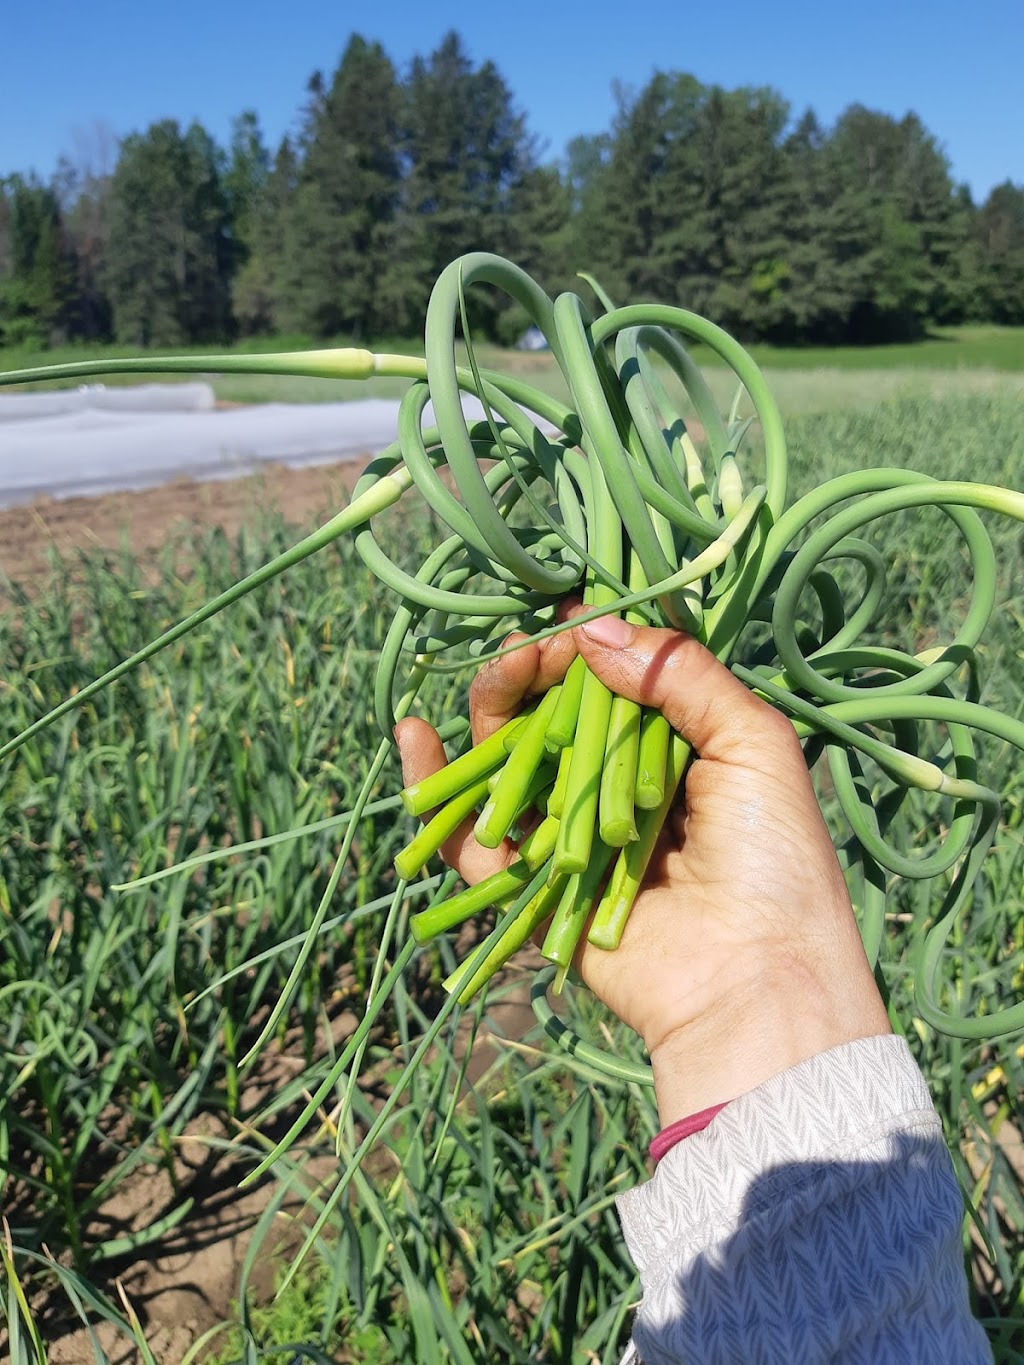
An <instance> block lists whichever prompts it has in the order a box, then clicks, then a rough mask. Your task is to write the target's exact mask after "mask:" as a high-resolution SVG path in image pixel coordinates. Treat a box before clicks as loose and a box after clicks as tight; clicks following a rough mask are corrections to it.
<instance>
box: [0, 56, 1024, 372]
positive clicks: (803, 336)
mask: <svg viewBox="0 0 1024 1365" xmlns="http://www.w3.org/2000/svg"><path fill="white" fill-rule="evenodd" d="M617 105H618V107H617V112H616V114H615V117H614V119H613V121H612V125H611V127H610V128H609V129H608V130H607V131H606V132H604V133H601V134H599V135H596V136H580V137H577V138H574V139H573V140H572V142H570V144H569V146H568V147H567V149H566V151H565V155H564V157H563V158H562V160H561V161H560V162H559V163H558V164H545V162H544V161H543V159H542V157H541V155H540V154H539V151H538V146H537V142H536V139H535V138H534V137H533V136H532V135H531V133H530V131H529V128H528V125H527V121H526V118H525V116H524V114H523V113H522V112H521V111H520V110H519V109H518V108H517V106H516V104H515V101H514V99H513V96H512V93H511V91H510V90H509V87H508V85H507V84H506V82H505V80H504V78H503V77H502V75H501V73H500V71H499V70H498V68H497V66H496V65H495V64H494V63H493V62H490V61H487V62H483V63H481V64H479V65H474V63H473V62H472V61H471V60H470V59H469V57H468V56H467V54H466V51H465V48H464V46H463V44H462V41H461V40H460V38H459V36H458V35H457V34H455V33H450V34H448V35H447V36H446V37H445V38H444V39H443V41H442V42H441V44H440V46H439V47H438V48H437V50H436V51H434V52H433V53H431V54H430V55H429V56H428V57H417V58H415V59H414V60H413V61H412V63H411V64H410V66H409V68H408V70H407V71H406V72H405V73H404V74H401V73H399V72H398V71H397V70H396V68H395V66H394V64H393V63H392V62H391V60H390V58H389V57H388V55H387V53H386V52H385V51H384V49H383V48H382V47H381V46H380V45H379V44H378V43H372V42H367V41H366V40H364V39H363V38H361V37H358V36H353V37H352V38H351V39H350V41H349V43H348V45H347V47H346V49H345V51H344V53H343V55H342V57H341V60H340V62H339V64H338V67H337V69H336V70H335V72H334V74H333V76H332V77H331V78H330V80H327V79H325V78H324V77H323V76H322V75H320V74H316V75H314V76H313V77H312V79H311V80H310V82H309V86H308V90H307V100H306V104H305V106H304V108H303V110H302V111H301V118H300V126H299V131H298V133H297V135H296V136H294V137H286V138H284V139H283V140H282V142H281V143H280V145H279V146H278V147H277V149H276V150H275V151H273V152H271V150H270V149H268V147H267V145H266V142H265V140H264V137H263V133H262V131H261V127H260V123H259V119H258V116H257V114H255V113H254V112H251V111H250V112H246V113H243V114H241V115H240V116H239V117H238V118H237V119H236V120H235V123H234V125H233V129H232V136H231V141H230V146H228V147H227V148H224V147H221V146H219V145H218V144H217V142H216V141H215V139H214V138H212V137H211V136H210V134H209V133H208V132H207V131H206V130H205V129H204V128H203V127H202V126H201V125H200V124H198V123H193V124H192V125H191V126H190V127H188V128H186V129H184V130H183V129H182V128H181V127H180V126H179V125H178V124H177V123H176V122H174V121H172V120H163V121H161V122H159V123H155V124H153V125H152V126H151V127H150V128H148V129H147V130H146V131H145V132H142V133H133V134H131V135H130V136H128V137H126V138H125V139H124V140H123V141H122V142H121V144H120V146H119V148H118V153H117V158H116V164H115V165H114V167H113V169H112V170H110V171H109V172H106V173H102V174H100V173H96V172H94V171H82V170H80V169H77V168H76V167H74V166H73V165H71V164H70V163H69V162H67V161H62V163H61V165H60V167H59V169H58V172H57V174H56V175H55V176H54V177H53V179H52V180H51V181H50V182H48V183H45V182H43V181H41V180H39V179H38V178H37V177H35V176H33V175H19V174H12V175H10V176H7V177H6V178H4V179H2V180H0V345H5V346H24V345H30V346H31V345H36V346H40V347H42V346H46V345H50V344H53V343H56V342H63V341H69V340H77V339H81V340H115V341H117V342H118V343H120V344H123V345H131V346H143V347H144V346H176V345H191V344H195V343H210V342H213V343H220V342H227V341H231V340H235V339H238V338H242V337H246V336H258V335H264V334H292V335H302V336H312V337H317V338H334V337H347V338H351V339H354V340H361V339H372V338H379V337H387V336H393V337H403V336H411V335H414V334H416V333H418V332H419V331H420V330H421V328H422V324H423V318H424V313H425V309H426V303H427V298H428V295H429V291H430V287H431V284H432V282H433V280H434V279H435V278H436V276H437V274H438V273H439V272H440V270H441V269H442V268H443V267H444V266H445V265H446V264H447V263H448V262H449V261H450V260H451V259H453V258H454V257H455V256H457V255H458V254H460V253H461V252H464V251H467V250H473V249H478V248H482V249H487V250H492V251H498V252H501V253H502V254H504V255H508V256H510V257H512V258H513V259H515V260H517V261H518V262H519V263H520V264H521V265H523V266H524V267H525V268H526V269H527V270H529V271H530V272H531V273H533V274H535V275H536V276H537V277H538V278H539V279H540V280H541V282H542V283H544V284H545V286H546V287H547V288H549V289H551V290H559V289H564V288H569V287H575V285H576V283H577V282H576V278H575V272H576V271H577V270H581V269H585V270H589V271H592V272H593V273H594V274H595V275H597V276H598V278H599V279H600V280H601V282H602V283H603V284H604V286H605V288H606V289H607V291H608V292H609V293H610V294H611V296H612V297H613V298H615V299H617V300H629V301H639V300H642V299H645V298H655V299H659V300H661V301H664V302H670V303H676V304H679V305H681V306H684V307H687V308H692V309H694V310H696V311H698V312H702V313H705V314H706V315H707V316H709V317H711V318H713V319H714V320H715V321H717V322H719V323H721V324H722V325H723V326H724V327H726V328H728V329H729V330H731V331H733V332H735V333H737V334H738V335H739V336H741V337H743V338H745V339H750V340H753V339H766V340H772V341H776V342H780V343H798V344H799V343H815V342H817V343H828V344H832V343H841V342H853V343H867V342H882V341H889V340H903V339H912V338H914V337H918V336H921V335H923V334H924V333H925V332H926V331H927V329H928V328H929V327H930V326H933V325H942V324H953V323H959V322H964V321H991V322H998V323H1008V324H1015V325H1021V324H1024V186H1021V185H1014V184H1012V183H1010V181H1006V182H1005V183H1004V184H1002V185H999V186H997V187H996V188H995V189H993V190H992V191H991V193H990V194H989V195H988V197H987V199H986V200H985V202H984V203H983V204H980V205H977V204H975V203H974V202H973V200H972V198H971V195H970V192H969V190H968V189H967V187H966V186H964V185H962V184H957V183H956V182H955V181H954V179H953V177H952V174H951V170H950V165H949V162H948V160H947V158H946V157H945V155H944V153H943V152H942V149H941V147H940V145H939V143H938V142H937V140H936V139H935V137H934V136H933V135H932V134H931V133H930V132H929V131H928V129H927V128H926V127H925V126H924V124H923V123H922V122H921V120H920V119H919V118H918V117H917V116H916V115H915V114H912V113H911V114H907V115H906V116H905V117H903V118H902V119H896V118H893V117H891V116H889V115H888V114H882V113H877V112H873V111H871V110H869V109H866V108H864V107H863V106H860V105H853V106H851V107H850V108H848V109H847V110H846V111H845V112H844V113H843V114H842V115H841V116H840V118H839V119H838V120H837V121H836V123H835V124H834V126H832V127H831V128H826V127H823V126H822V124H821V123H820V122H819V120H818V119H817V117H816V116H815V114H814V113H813V112H811V111H808V112H806V113H804V114H803V115H801V116H799V117H794V116H793V113H792V111H791V109H790V106H789V105H788V104H787V102H786V100H785V99H784V98H783V97H782V96H781V95H780V94H779V93H778V92H776V91H774V90H772V89H769V88H752V87H742V88H739V89H735V90H726V89H723V88H721V87H719V86H708V85H705V84H703V83H702V82H700V81H699V80H697V79H696V78H695V77H694V76H691V75H686V74H680V73H661V72H659V73H656V74H655V75H654V76H653V77H652V78H651V80H650V81H649V82H648V84H647V85H646V86H645V87H644V88H643V89H642V90H640V91H639V92H633V93H625V92H621V91H620V92H618V95H617ZM472 308H473V313H472V323H473V325H474V327H475V328H479V329H480V331H481V333H484V334H486V335H489V336H491V337H494V338H496V339H499V340H503V341H511V340H513V339H514V338H515V337H516V335H518V333H519V331H520V330H521V329H522V327H523V326H524V325H525V321H526V320H525V318H524V317H522V315H521V314H520V313H519V311H518V309H517V307H516V306H515V305H511V304H509V303H508V302H507V301H502V300H501V299H499V298H497V297H495V298H487V297H486V296H484V295H481V297H479V298H474V300H473V302H472Z"/></svg>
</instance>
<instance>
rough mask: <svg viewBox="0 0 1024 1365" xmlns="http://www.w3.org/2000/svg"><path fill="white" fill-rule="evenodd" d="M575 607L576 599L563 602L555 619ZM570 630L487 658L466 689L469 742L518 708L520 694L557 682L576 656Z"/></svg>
mask: <svg viewBox="0 0 1024 1365" xmlns="http://www.w3.org/2000/svg"><path fill="white" fill-rule="evenodd" d="M574 610H579V603H577V602H566V603H563V605H562V607H561V608H560V609H559V612H558V619H559V621H564V620H566V618H567V617H568V615H569V614H570V613H571V612H572V611H574ZM574 634H575V632H574V631H568V630H567V631H564V632H563V633H562V634H561V635H555V636H553V637H552V638H551V639H549V640H542V641H541V642H540V644H527V645H523V647H522V648H521V649H517V650H515V651H514V652H513V653H511V654H504V655H502V657H501V658H500V659H490V660H488V662H487V663H485V664H484V665H483V667H482V668H481V669H480V671H479V673H477V675H476V677H475V678H474V679H473V682H472V685H471V686H470V689H469V720H470V725H471V726H472V730H473V743H474V744H479V743H480V741H481V740H484V739H488V738H489V737H490V736H491V735H493V734H494V732H495V730H500V729H501V727H502V726H503V725H504V724H505V722H506V721H509V720H511V719H512V717H513V716H514V715H515V714H516V712H517V711H518V710H519V708H520V706H521V705H522V702H523V698H524V697H528V696H533V695H535V694H537V693H539V692H546V691H547V690H548V688H549V687H553V686H554V685H555V683H557V682H561V680H562V679H563V678H564V677H565V673H566V670H567V669H568V667H569V665H570V664H571V663H572V661H573V659H574V658H575V657H576V641H575V640H574V639H573V635H574ZM527 638H528V637H527V636H526V635H523V634H521V633H520V632H519V631H514V632H513V633H512V634H511V635H510V636H509V637H508V638H507V640H506V641H505V644H506V645H511V644H517V643H518V642H519V641H521V640H526V639H527Z"/></svg>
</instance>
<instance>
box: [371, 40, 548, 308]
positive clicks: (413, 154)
mask: <svg viewBox="0 0 1024 1365" xmlns="http://www.w3.org/2000/svg"><path fill="white" fill-rule="evenodd" d="M401 145H402V154H403V160H404V164H405V172H406V173H405V179H404V184H403V191H402V201H401V208H400V211H399V214H398V216H397V219H396V222H395V228H394V232H393V233H392V235H391V238H390V243H391V254H390V270H389V273H388V276H387V278H386V279H385V280H383V281H382V282H381V284H382V291H383V297H382V303H383V311H384V316H383V319H382V321H383V323H384V326H385V327H386V328H387V329H388V330H393V331H395V332H399V333H405V334H408V333H409V332H416V331H419V330H420V329H421V327H422V325H423V318H424V316H425V313H426V305H427V299H428V297H429V293H430V288H431V285H432V283H433V281H434V279H436V277H437V276H438V275H439V274H440V272H441V271H442V270H443V269H444V267H445V266H446V265H447V264H448V262H449V261H451V260H454V259H455V257H456V256H458V255H460V254H462V253H463V252H465V251H472V250H500V249H501V245H502V243H503V241H505V240H506V239H507V236H508V226H507V222H506V221H505V216H506V214H507V211H508V202H509V194H510V191H511V188H512V186H513V185H514V184H515V183H516V182H517V181H518V180H520V179H521V178H522V176H523V175H525V174H526V172H527V171H528V170H529V169H530V167H531V166H532V164H533V149H532V146H531V144H530V142H529V139H528V137H527V134H526V128H525V123H524V120H523V116H522V115H521V114H520V113H519V112H518V111H517V110H516V109H515V107H514V105H513V103H512V96H511V94H510V92H509V89H508V87H507V86H506V84H505V82H504V80H503V79H502V77H501V75H500V73H499V71H498V69H497V67H496V66H495V65H494V64H493V62H485V63H484V64H483V65H482V66H480V67H478V68H476V69H474V67H473V64H472V62H471V61H470V60H469V57H468V56H467V55H466V53H465V51H464V49H463V46H462V42H461V40H460V38H459V36H458V35H457V34H456V33H449V34H448V35H447V36H446V37H445V38H444V40H443V41H442V43H441V45H440V47H438V49H437V50H436V51H435V52H434V53H433V54H432V55H431V56H430V58H429V59H427V60H426V61H424V60H423V59H422V58H419V57H417V58H416V59H415V60H414V61H413V63H412V68H411V70H410V73H409V77H408V79H407V81H406V83H405V99H404V113H403V133H402V143H401ZM497 311H498V309H497V305H496V304H495V303H494V302H493V301H492V302H491V303H487V302H485V301H484V298H483V295H482V294H481V293H480V292H479V291H475V293H474V296H473V299H472V309H471V317H472V321H473V325H474V326H475V327H479V328H480V329H481V331H483V332H492V331H493V330H494V326H495V321H496V316H497Z"/></svg>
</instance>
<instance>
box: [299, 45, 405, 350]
mask: <svg viewBox="0 0 1024 1365" xmlns="http://www.w3.org/2000/svg"><path fill="white" fill-rule="evenodd" d="M311 95H312V100H311V104H310V108H309V110H308V112H307V121H306V130H305V134H304V148H303V151H304V155H303V160H302V167H301V171H300V175H299V184H298V190H297V194H296V196H295V199H294V201H293V211H292V214H291V218H292V224H291V235H292V241H293V244H292V252H293V255H294V253H297V252H301V260H302V265H301V278H299V279H297V280H295V284H296V285H297V286H298V289H299V292H298V296H297V299H298V311H299V314H300V318H301V322H302V325H303V326H304V328H306V329H308V330H310V331H313V332H314V333H316V334H317V335H319V336H331V335H336V334H339V333H340V334H345V335H348V336H352V337H355V338H361V337H366V336H368V335H369V334H370V333H371V331H372V330H373V329H374V325H375V321H376V315H377V311H378V306H377V292H378V287H379V283H380V281H381V279H382V277H383V276H384V275H385V274H386V273H387V271H388V269H389V261H388V255H387V252H388V235H389V230H390V225H391V221H392V219H393V217H394V213H395V209H396V207H397V204H398V198H399V193H400V186H401V166H400V161H399V151H398V118H399V106H400V90H399V86H398V81H397V78H396V76H395V71H394V67H393V66H392V64H391V61H390V59H389V58H388V56H387V55H386V53H385V52H384V49H383V48H382V47H381V46H380V44H379V43H368V42H367V41H366V40H365V39H363V38H361V37H359V36H358V35H356V36H353V37H352V38H351V39H350V41H349V43H348V46H347V47H346V49H345V52H344V54H343V56H342V58H341V62H340V64H339V66H338V68H337V70H336V72H335V73H334V77H333V80H332V82H331V85H330V88H329V89H324V88H323V87H322V85H321V83H320V82H319V81H314V82H313V83H312V85H311Z"/></svg>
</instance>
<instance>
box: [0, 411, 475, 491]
mask: <svg viewBox="0 0 1024 1365" xmlns="http://www.w3.org/2000/svg"><path fill="white" fill-rule="evenodd" d="M204 389H205V390H208V386H207V385H203V384H180V385H179V384H169V385H148V384H147V385H142V386H139V387H138V388H125V389H95V388H87V389H82V390H74V391H71V390H66V391H65V390H61V391H58V392H55V393H42V394H34V393H33V394H0V506H4V507H11V506H15V505H17V504H19V503H25V502H31V501H32V500H33V499H34V498H37V497H40V496H42V495H44V494H47V495H49V496H50V497H54V498H68V497H74V496H90V495H93V494H98V493H106V492H112V491H114V490H116V489H131V488H147V487H153V486H154V485H157V484H161V483H167V482H168V481H170V480H172V479H178V478H191V479H231V478H237V477H240V476H242V475H245V474H251V473H253V472H255V471H256V470H257V469H259V467H260V466H261V465H262V464H265V463H277V464H286V465H293V466H296V467H299V466H303V465H314V464H328V463H332V462H334V461H339V460H347V459H366V458H367V457H368V456H371V455H374V454H376V453H377V452H378V451H380V450H381V449H383V447H384V446H386V445H388V444H389V443H390V442H391V441H393V440H394V439H395V430H396V427H397V422H398V402H397V400H394V399H379V398H375V399H367V400H364V401H360V402H354V403H316V404H303V405H297V404H286V403H267V404H259V405H256V406H253V407H242V408H229V409H224V410H214V409H213V408H212V393H210V400H211V401H210V404H209V405H207V400H206V397H205V396H204V395H203V394H202V393H197V392H193V394H192V398H191V401H192V402H194V403H195V404H197V406H196V407H193V408H192V409H191V410H184V411H183V410H181V408H180V407H174V406H172V405H174V404H177V403H180V402H184V401H187V400H186V399H185V398H184V397H183V396H182V395H181V394H180V392H179V391H181V390H192V391H200V390H204ZM147 391H148V393H147ZM43 400H46V402H47V403H49V404H52V409H51V410H50V411H46V410H45V404H44V402H43ZM41 405H42V406H41ZM465 408H466V412H467V414H469V415H470V416H472V417H475V416H479V415H480V414H481V408H480V405H479V403H477V402H476V400H475V399H471V398H467V399H466V401H465ZM424 421H425V424H429V423H430V422H431V421H432V418H431V416H430V413H429V411H428V413H427V415H426V417H425V419H424Z"/></svg>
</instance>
